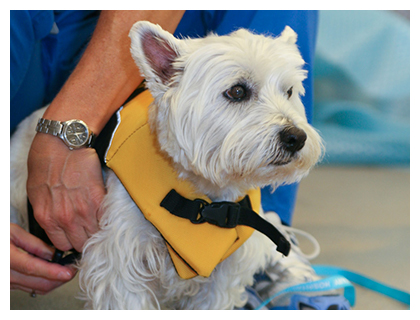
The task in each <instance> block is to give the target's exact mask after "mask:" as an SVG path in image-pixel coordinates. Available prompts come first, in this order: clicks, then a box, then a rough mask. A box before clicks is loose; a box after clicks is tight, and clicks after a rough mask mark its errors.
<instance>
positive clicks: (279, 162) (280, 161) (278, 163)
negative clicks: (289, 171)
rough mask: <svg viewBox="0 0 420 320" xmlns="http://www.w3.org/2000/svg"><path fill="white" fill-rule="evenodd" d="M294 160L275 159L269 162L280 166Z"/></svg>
mask: <svg viewBox="0 0 420 320" xmlns="http://www.w3.org/2000/svg"><path fill="white" fill-rule="evenodd" d="M292 160H293V159H291V158H289V159H279V160H274V161H272V162H270V163H269V164H270V165H273V166H277V167H280V166H285V165H286V164H289V163H290V162H292Z"/></svg>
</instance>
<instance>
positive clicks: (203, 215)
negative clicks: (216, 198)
mask: <svg viewBox="0 0 420 320" xmlns="http://www.w3.org/2000/svg"><path fill="white" fill-rule="evenodd" d="M196 201H203V200H201V199H196ZM202 203H203V206H202V207H201V210H200V212H199V218H198V219H197V220H195V221H193V223H203V222H208V223H210V224H214V225H216V226H218V227H221V228H235V227H236V226H237V225H238V220H239V210H240V208H241V206H240V205H239V204H237V203H233V202H212V203H207V202H205V203H204V202H202Z"/></svg>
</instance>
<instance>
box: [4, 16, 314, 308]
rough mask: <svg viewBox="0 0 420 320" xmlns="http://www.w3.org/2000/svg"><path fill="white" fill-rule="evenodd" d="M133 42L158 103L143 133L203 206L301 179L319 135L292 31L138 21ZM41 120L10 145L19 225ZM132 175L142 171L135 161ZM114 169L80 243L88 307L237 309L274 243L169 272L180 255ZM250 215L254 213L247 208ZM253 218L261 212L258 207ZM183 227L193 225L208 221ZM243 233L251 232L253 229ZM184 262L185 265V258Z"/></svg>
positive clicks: (263, 240) (256, 240)
mask: <svg viewBox="0 0 420 320" xmlns="http://www.w3.org/2000/svg"><path fill="white" fill-rule="evenodd" d="M130 37H131V40H132V48H131V51H132V55H133V57H134V60H135V61H136V63H137V65H138V67H139V69H140V70H141V73H142V74H143V75H144V77H145V79H146V84H147V87H148V89H149V90H150V93H151V94H152V96H153V98H154V101H153V102H152V103H151V105H150V107H149V115H148V125H149V126H150V132H151V134H152V135H153V136H154V137H155V138H156V141H155V140H153V141H155V142H153V143H155V144H156V146H157V149H158V151H157V152H158V153H160V156H161V157H162V159H165V160H164V161H166V162H168V163H169V164H170V166H171V168H173V171H174V172H175V173H176V177H177V180H179V181H184V180H185V181H187V182H188V183H189V184H191V185H192V186H194V188H195V190H196V191H197V194H203V195H205V196H206V197H207V198H206V199H207V202H210V200H209V199H211V200H212V201H215V202H220V201H225V202H234V201H237V200H238V199H241V198H243V197H244V196H245V195H246V194H247V193H248V191H249V190H250V189H254V188H256V187H263V186H267V185H271V186H273V187H277V186H279V185H282V184H288V183H293V182H297V181H299V180H300V179H301V178H302V177H304V176H305V175H307V173H308V171H309V170H310V169H311V168H312V167H313V166H314V165H315V164H316V162H317V161H318V160H319V157H320V155H321V153H322V143H321V138H320V136H319V135H318V134H317V132H316V131H315V130H314V129H313V128H312V127H311V126H310V125H309V124H308V123H307V119H306V116H305V109H304V106H303V105H302V102H301V100H300V96H301V95H303V94H304V88H303V86H302V81H303V80H304V79H305V78H306V71H305V70H304V69H302V67H303V65H304V61H303V59H302V57H301V55H300V53H299V51H298V48H297V46H296V39H297V35H296V33H295V32H294V31H293V30H292V29H291V28H289V27H286V28H285V30H284V31H283V33H282V34H281V35H280V36H279V37H277V38H272V37H266V36H262V35H255V34H252V33H250V32H248V31H246V30H243V29H242V30H238V31H236V32H233V33H232V34H230V35H228V36H217V35H209V36H207V37H205V38H202V39H182V40H180V39H176V38H175V37H173V36H172V35H171V34H170V33H168V32H165V31H163V30H162V29H161V28H160V27H159V26H156V25H153V24H150V23H148V22H138V23H136V24H135V25H134V26H133V28H132V30H131V32H130ZM124 109H125V108H123V109H122V111H121V112H124ZM42 113H43V110H40V111H38V112H35V113H34V114H33V115H32V116H30V117H29V118H28V119H26V120H25V121H26V123H25V125H24V126H21V127H20V128H19V129H18V131H17V132H16V134H15V136H14V137H13V139H12V143H11V190H12V191H11V194H12V196H11V207H12V208H13V210H16V211H17V212H18V213H19V214H20V215H21V216H22V217H25V216H26V214H27V213H26V191H25V182H26V175H27V173H26V159H27V154H28V150H29V146H30V144H31V141H32V139H33V135H34V133H35V132H34V130H32V129H31V130H30V132H29V131H28V132H24V131H23V130H24V129H23V128H33V129H35V126H36V122H37V120H38V118H40V117H41V116H42ZM131 118H133V117H131ZM29 122H32V123H33V124H32V125H30V124H29ZM110 162H111V161H110ZM136 170H137V171H139V172H144V171H148V169H144V168H142V167H141V166H140V165H139V166H138V167H137V169H136ZM114 171H115V173H116V172H117V171H118V170H114ZM114 171H112V170H109V169H105V176H106V188H107V195H106V196H105V199H104V203H103V208H104V212H105V213H104V215H103V218H102V220H101V221H100V231H99V232H98V233H97V234H95V235H93V236H92V237H91V238H90V239H89V240H88V242H87V243H86V245H85V249H84V252H83V257H82V259H81V261H80V264H79V267H80V285H81V288H82V292H83V295H84V297H85V299H86V300H87V301H88V307H91V308H95V309H158V308H160V309H232V308H234V307H241V306H243V305H244V304H245V302H246V295H245V286H247V285H251V284H252V283H253V275H254V274H255V273H256V272H257V271H258V270H261V269H262V268H264V266H265V265H266V264H267V263H268V262H269V261H270V259H271V258H272V257H273V255H280V253H278V252H277V251H276V250H275V249H276V247H275V246H274V245H273V243H272V242H271V241H270V239H269V238H268V237H266V236H265V235H264V234H262V233H261V232H258V231H254V232H253V233H252V235H251V234H250V233H249V235H248V236H250V237H249V238H248V236H246V237H245V238H248V240H246V241H244V242H243V244H242V245H241V246H240V247H239V248H237V249H236V250H234V251H232V252H229V253H228V254H226V255H225V256H224V257H223V259H220V260H222V261H221V262H220V263H218V264H217V266H215V267H214V268H213V267H212V268H211V271H210V274H206V272H207V271H204V272H200V271H197V270H194V267H193V266H191V264H190V263H189V262H188V261H184V262H185V263H186V264H188V265H189V267H191V269H193V270H192V273H194V272H195V273H198V274H199V275H198V276H195V277H194V276H193V275H191V276H184V277H183V278H189V279H183V278H181V277H180V271H179V270H178V269H177V268H175V267H174V264H175V261H174V257H175V256H176V255H177V253H174V252H170V251H171V250H173V251H176V250H177V249H176V248H175V245H172V244H170V243H169V244H167V241H165V240H168V239H166V237H167V236H166V235H165V234H163V233H162V235H163V236H162V235H161V233H160V232H159V231H162V230H161V229H160V228H161V227H160V226H156V225H155V226H154V225H153V224H152V223H151V222H149V221H148V220H150V218H149V215H152V213H151V214H149V213H147V212H143V214H142V212H141V211H140V210H139V205H138V204H137V205H136V203H135V202H134V201H133V199H135V198H136V196H133V195H129V194H128V193H127V189H130V187H127V186H126V187H123V185H122V183H121V182H120V180H121V181H122V178H121V177H120V176H118V177H117V175H118V174H117V175H116V174H115V173H114ZM146 174H149V172H146ZM142 179H143V178H142ZM150 180H154V179H153V178H152V179H149V181H137V180H136V183H137V184H139V185H141V184H146V187H143V189H153V188H154V187H153V188H152V187H150V188H149V183H152V182H151V181H150ZM158 184H160V182H158V183H157V185H158ZM147 191H148V192H149V190H147ZM145 192H146V191H145ZM152 192H153V193H154V191H153V190H152ZM147 197H149V195H148V196H147ZM184 197H188V196H185V195H184ZM194 199H195V196H190V200H194ZM252 199H254V198H252ZM200 203H201V204H200V206H203V204H204V205H205V204H206V203H205V202H203V201H202V202H200ZM140 207H141V208H142V205H140ZM157 207H159V203H158V204H157ZM162 210H163V209H162ZM200 210H201V209H200ZM142 211H144V210H143V209H142ZM152 211H153V210H152ZM254 211H258V208H257V209H255V203H254ZM168 214H169V216H172V213H168ZM145 216H146V218H147V219H146V218H145ZM260 216H264V214H263V212H262V210H260ZM165 219H166V218H165ZM179 219H181V220H182V221H181V224H183V223H186V224H189V225H192V226H193V228H196V227H198V228H201V227H203V228H205V227H206V226H207V225H210V223H202V224H195V223H191V222H190V221H188V220H187V219H184V218H179ZM23 220H24V219H23ZM210 220H211V219H210ZM223 223H225V221H222V224H223ZM209 228H210V227H209ZM211 228H214V229H211V230H215V231H211V232H210V234H213V233H218V232H219V230H221V231H220V232H226V233H229V232H232V231H233V230H234V228H233V227H232V226H229V227H228V228H226V226H224V227H223V226H222V227H220V226H214V225H213V224H211ZM245 228H248V229H246V230H248V231H247V232H249V230H250V228H249V227H245ZM158 230H159V231H158ZM194 230H196V229H194ZM209 230H210V229H209ZM178 231H179V230H178ZM238 232H239V231H238ZM181 233H182V231H181ZM184 233H185V232H184ZM200 233H201V231H200ZM186 236H187V238H188V237H189V235H188V234H187V235H186ZM206 237H207V236H206ZM237 237H239V238H241V237H242V236H236V233H235V239H234V240H235V241H236V240H237V239H236V238H237ZM175 238H177V237H175ZM210 241H211V243H215V242H212V241H213V240H210ZM214 241H217V240H214ZM190 242H194V243H195V242H196V240H195V239H191V240H190ZM203 250H204V249H203ZM169 253H171V254H169ZM204 254H205V255H206V254H207V253H206V252H205V253H204ZM180 260H185V259H184V258H183V257H182V256H181V259H180ZM181 263H182V262H181ZM203 268H204V269H206V268H207V267H206V266H205V267H203ZM187 269H188V268H187Z"/></svg>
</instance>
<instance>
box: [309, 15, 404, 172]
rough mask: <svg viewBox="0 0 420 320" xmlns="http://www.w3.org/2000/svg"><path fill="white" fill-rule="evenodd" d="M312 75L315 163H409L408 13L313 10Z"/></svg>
mask: <svg viewBox="0 0 420 320" xmlns="http://www.w3.org/2000/svg"><path fill="white" fill-rule="evenodd" d="M314 76H315V107H314V126H315V127H316V128H317V129H318V130H319V131H320V132H321V135H322V137H323V139H324V140H325V143H326V155H325V158H324V160H323V164H338V165H351V164H356V165H357V164H365V165H366V164H367V165H409V163H410V26H409V22H408V20H405V19H404V18H402V17H400V16H399V15H397V14H395V13H392V12H387V11H321V12H320V19H319V35H318V42H317V49H316V54H315V69H314Z"/></svg>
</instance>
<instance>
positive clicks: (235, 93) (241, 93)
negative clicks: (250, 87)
mask: <svg viewBox="0 0 420 320" xmlns="http://www.w3.org/2000/svg"><path fill="white" fill-rule="evenodd" d="M223 95H224V96H225V97H226V98H228V99H229V100H232V101H235V102H238V101H242V100H244V99H245V98H246V97H247V90H246V89H245V87H244V86H242V85H239V84H238V85H236V86H233V87H232V88H230V89H229V90H226V91H225V92H224V93H223Z"/></svg>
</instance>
